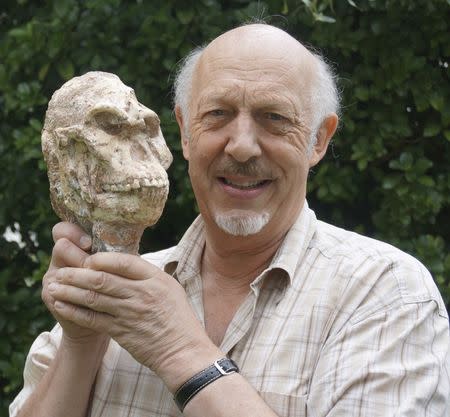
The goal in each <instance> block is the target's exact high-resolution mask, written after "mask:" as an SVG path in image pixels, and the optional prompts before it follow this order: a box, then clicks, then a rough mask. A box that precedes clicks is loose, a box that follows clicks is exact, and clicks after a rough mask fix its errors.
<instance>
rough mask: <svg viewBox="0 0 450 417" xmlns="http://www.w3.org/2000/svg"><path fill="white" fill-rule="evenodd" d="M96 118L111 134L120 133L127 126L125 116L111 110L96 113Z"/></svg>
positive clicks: (106, 131) (99, 124)
mask: <svg viewBox="0 0 450 417" xmlns="http://www.w3.org/2000/svg"><path fill="white" fill-rule="evenodd" d="M94 120H95V123H96V124H97V126H98V127H99V128H100V129H102V130H103V131H104V132H105V133H108V134H109V135H118V134H119V133H120V132H121V131H122V129H123V127H124V126H125V123H124V120H123V117H121V116H120V115H118V114H115V113H112V112H109V111H103V112H99V113H96V114H95V115H94Z"/></svg>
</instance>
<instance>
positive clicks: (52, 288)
mask: <svg viewBox="0 0 450 417" xmlns="http://www.w3.org/2000/svg"><path fill="white" fill-rule="evenodd" d="M58 286H59V285H58V284H56V283H55V282H52V283H51V284H49V285H48V290H49V291H50V292H55V291H56V290H57V289H58Z"/></svg>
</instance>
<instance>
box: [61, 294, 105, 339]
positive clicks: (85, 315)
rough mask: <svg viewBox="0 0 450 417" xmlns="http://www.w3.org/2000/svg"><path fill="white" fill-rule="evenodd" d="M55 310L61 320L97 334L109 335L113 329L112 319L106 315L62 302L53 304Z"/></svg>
mask: <svg viewBox="0 0 450 417" xmlns="http://www.w3.org/2000/svg"><path fill="white" fill-rule="evenodd" d="M55 310H56V311H57V313H58V315H59V316H60V317H61V318H62V319H65V320H68V321H71V322H72V323H75V324H78V325H79V326H81V327H86V328H88V329H91V330H95V331H97V332H99V333H109V331H110V330H111V329H112V327H113V323H112V320H113V318H112V317H111V316H110V315H109V314H106V313H99V312H97V311H93V310H89V309H86V308H83V307H80V306H76V305H73V304H69V303H66V302H63V301H56V302H55Z"/></svg>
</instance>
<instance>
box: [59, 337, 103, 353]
mask: <svg viewBox="0 0 450 417" xmlns="http://www.w3.org/2000/svg"><path fill="white" fill-rule="evenodd" d="M109 341H110V337H109V336H108V335H107V334H98V335H95V336H89V337H73V336H70V335H67V334H65V332H64V331H63V333H62V338H61V345H60V348H61V350H63V351H66V352H70V353H71V354H72V355H77V354H79V355H83V356H84V357H86V356H87V357H91V356H99V355H101V356H102V357H103V355H104V353H105V352H106V349H107V348H108V345H109Z"/></svg>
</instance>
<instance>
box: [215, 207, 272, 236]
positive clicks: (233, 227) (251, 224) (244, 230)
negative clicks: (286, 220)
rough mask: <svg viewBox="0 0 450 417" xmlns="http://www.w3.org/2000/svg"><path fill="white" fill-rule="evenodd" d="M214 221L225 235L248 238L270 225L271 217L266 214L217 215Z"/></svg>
mask: <svg viewBox="0 0 450 417" xmlns="http://www.w3.org/2000/svg"><path fill="white" fill-rule="evenodd" d="M214 220H215V222H216V224H217V226H219V227H220V228H221V229H222V230H223V231H224V232H225V233H228V234H230V235H233V236H248V235H255V234H256V233H259V232H260V231H261V230H262V228H263V227H264V226H265V225H266V224H267V223H269V220H270V215H269V213H267V212H264V213H251V214H249V213H245V214H243V213H242V212H240V213H239V214H233V213H227V214H216V215H215V216H214Z"/></svg>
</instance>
